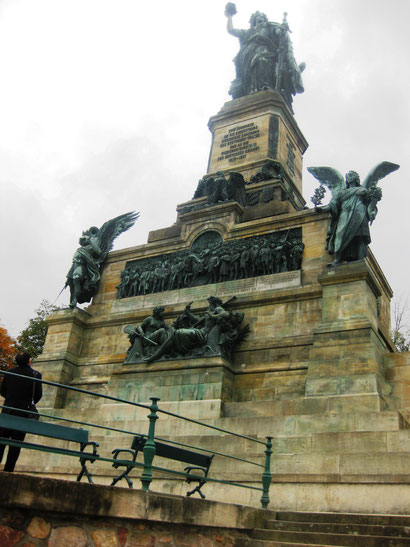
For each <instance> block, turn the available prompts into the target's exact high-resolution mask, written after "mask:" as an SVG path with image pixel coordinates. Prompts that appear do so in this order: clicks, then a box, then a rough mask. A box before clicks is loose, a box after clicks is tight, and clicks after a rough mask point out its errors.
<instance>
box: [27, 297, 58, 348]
mask: <svg viewBox="0 0 410 547" xmlns="http://www.w3.org/2000/svg"><path fill="white" fill-rule="evenodd" d="M58 309H59V308H58V307H56V306H54V305H53V304H51V303H50V302H49V301H48V300H42V301H41V302H40V306H39V307H38V308H37V309H36V310H34V313H35V314H36V315H35V317H33V318H32V319H30V320H29V322H28V325H27V327H26V328H25V329H23V330H22V331H21V332H20V334H19V335H18V337H17V345H18V349H19V350H20V351H27V352H28V353H29V354H30V355H31V356H32V357H33V359H34V358H35V357H38V356H39V355H40V353H42V351H43V346H44V342H45V339H46V334H47V321H46V317H47V316H49V315H50V314H51V313H53V312H54V311H56V310H58Z"/></svg>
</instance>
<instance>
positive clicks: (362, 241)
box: [308, 161, 400, 266]
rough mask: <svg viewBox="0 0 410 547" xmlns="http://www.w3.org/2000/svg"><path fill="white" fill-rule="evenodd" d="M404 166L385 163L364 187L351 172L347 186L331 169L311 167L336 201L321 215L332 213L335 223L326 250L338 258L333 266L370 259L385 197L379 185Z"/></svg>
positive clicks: (373, 171) (377, 168)
mask: <svg viewBox="0 0 410 547" xmlns="http://www.w3.org/2000/svg"><path fill="white" fill-rule="evenodd" d="M399 167H400V166H399V165H397V164H395V163H390V162H388V161H384V162H382V163H379V164H378V165H376V167H374V169H372V170H371V171H370V173H369V174H368V175H367V177H366V179H365V181H364V182H363V184H362V185H361V184H360V178H359V175H358V174H357V173H356V172H355V171H349V172H348V173H347V175H346V184H345V181H344V180H343V176H342V175H341V174H340V173H339V171H337V170H336V169H333V168H331V167H308V171H309V172H310V173H312V175H313V176H314V177H315V178H317V179H318V180H319V182H320V183H321V184H324V185H326V186H327V187H328V188H329V189H330V191H331V192H332V199H331V201H330V203H329V204H328V205H325V206H324V207H315V211H318V212H330V215H331V221H330V226H329V230H328V234H327V238H326V249H327V250H328V251H329V254H331V255H334V260H333V262H331V263H330V264H329V266H335V265H337V264H340V263H341V262H343V261H346V262H352V261H354V260H360V259H362V258H365V257H366V256H367V246H368V245H369V243H370V241H371V239H370V230H369V223H370V224H371V223H372V222H373V220H374V219H375V217H376V214H377V207H376V204H377V202H378V201H380V199H381V197H382V192H381V189H380V188H378V187H377V182H378V181H379V180H380V179H382V178H384V177H386V176H387V175H389V174H390V173H392V172H393V171H396V170H397V169H398V168H399Z"/></svg>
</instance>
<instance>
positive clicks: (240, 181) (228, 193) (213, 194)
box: [194, 171, 246, 207]
mask: <svg viewBox="0 0 410 547" xmlns="http://www.w3.org/2000/svg"><path fill="white" fill-rule="evenodd" d="M204 196H206V198H207V201H206V205H207V206H210V205H217V204H218V203H224V202H225V201H236V202H237V203H239V204H240V205H242V206H243V207H245V205H246V191H245V180H244V178H243V176H242V175H241V174H240V173H237V172H236V171H231V172H230V173H229V175H228V178H226V176H225V174H224V173H223V172H222V171H219V172H218V173H217V174H216V175H214V176H211V177H207V178H204V179H201V180H200V181H199V182H198V187H197V189H196V191H195V194H194V199H197V198H200V197H204Z"/></svg>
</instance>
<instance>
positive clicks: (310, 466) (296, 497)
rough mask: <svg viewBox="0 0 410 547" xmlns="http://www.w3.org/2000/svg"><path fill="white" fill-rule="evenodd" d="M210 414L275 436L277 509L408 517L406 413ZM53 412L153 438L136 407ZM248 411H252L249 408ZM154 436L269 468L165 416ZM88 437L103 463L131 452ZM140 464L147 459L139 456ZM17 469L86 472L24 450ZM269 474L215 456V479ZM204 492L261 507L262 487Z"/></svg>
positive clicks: (118, 438)
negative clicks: (118, 452)
mask: <svg viewBox="0 0 410 547" xmlns="http://www.w3.org/2000/svg"><path fill="white" fill-rule="evenodd" d="M198 403H199V404H198V405H196V410H195V412H196V415H194V416H193V418H194V419H198V414H197V413H198V412H199V411H198V407H200V406H201V404H200V402H198ZM208 407H209V408H208ZM206 408H207V409H208V411H209V414H211V416H210V415H209V414H208V417H203V416H202V417H201V421H203V422H205V423H208V424H212V425H216V426H218V427H221V428H224V429H227V430H229V431H234V432H236V433H239V434H243V435H246V436H249V437H254V438H256V439H259V440H265V436H267V435H272V436H273V455H272V463H271V471H272V486H271V494H270V497H271V505H270V507H271V508H272V509H276V510H281V511H285V510H295V511H309V510H313V511H335V512H336V511H337V512H338V511H341V512H346V511H347V512H367V511H369V512H371V511H373V512H376V513H392V514H403V513H404V514H406V513H408V512H410V488H409V485H410V474H409V469H410V429H409V425H408V422H407V421H406V420H405V419H404V418H403V416H402V415H401V414H400V412H398V411H394V410H385V411H379V412H355V413H345V414H341V413H317V414H305V415H277V416H255V415H254V416H252V415H250V416H244V415H239V416H238V415H236V416H235V415H234V412H233V410H234V407H232V408H231V412H230V414H231V415H230V416H229V417H215V416H212V414H213V410H212V408H211V405H209V404H208V403H206ZM47 413H49V414H50V415H54V416H61V417H64V418H69V419H72V420H78V421H80V422H88V423H93V424H96V425H101V426H109V427H113V428H118V429H122V430H127V431H130V432H135V433H147V432H148V420H147V414H148V411H147V410H146V409H141V408H136V407H131V406H129V405H115V404H107V405H101V406H100V407H98V408H87V409H81V408H70V409H49V410H48V412H47ZM205 413H206V412H204V414H205ZM249 414H252V412H251V409H249ZM60 423H64V422H60ZM68 425H69V424H68ZM87 429H88V427H87ZM156 435H157V436H158V437H161V438H163V439H165V440H167V439H169V440H172V441H175V442H179V443H182V444H188V445H191V446H195V447H198V449H199V450H201V448H202V449H207V450H211V451H212V452H223V453H227V454H230V455H232V456H235V457H239V458H244V459H247V460H251V461H253V462H255V463H258V464H261V465H263V463H264V447H263V445H262V444H256V443H254V442H251V441H250V440H247V439H241V438H238V437H232V436H230V435H227V434H224V433H222V432H218V431H214V430H212V429H208V428H204V427H202V426H200V425H198V424H195V423H191V422H188V421H185V420H180V419H176V418H173V417H169V416H166V415H163V414H161V415H160V417H159V419H158V421H157V423H156ZM90 439H91V440H94V441H97V442H98V443H99V444H100V448H99V454H100V455H101V456H103V457H107V458H110V457H111V453H112V450H114V449H116V448H130V445H131V440H132V436H131V435H127V434H124V433H120V432H116V431H107V430H104V429H99V428H90ZM27 440H28V441H32V442H38V441H39V439H36V438H35V437H32V438H30V436H27ZM41 442H42V444H50V445H57V444H61V445H62V446H64V447H66V448H68V446H67V443H64V442H61V443H58V442H57V441H53V440H51V439H49V440H47V439H42V441H41ZM138 460H139V461H142V458H141V456H139V458H138ZM155 465H158V466H160V467H164V468H169V467H171V468H174V469H175V465H178V464H175V463H173V462H171V461H169V460H163V459H161V458H157V460H156V462H155ZM16 469H17V470H18V471H20V472H23V473H36V474H37V473H38V474H41V475H42V476H47V477H55V478H57V477H58V478H62V479H71V480H75V477H76V475H77V474H78V472H79V469H80V467H79V463H78V461H77V459H75V458H69V457H67V456H58V455H56V454H47V453H44V452H35V451H28V450H27V451H23V453H22V455H21V458H20V459H19V462H18V465H17V468H16ZM179 470H181V469H179ZM90 471H92V473H93V477H94V480H95V482H96V483H99V484H105V485H109V484H110V483H111V481H112V478H113V477H114V476H115V475H117V474H118V473H117V471H116V470H114V469H113V468H112V466H111V465H110V463H109V462H101V461H100V462H98V461H97V462H95V463H94V464H93V465H92V466H90ZM262 471H263V468H258V467H254V466H250V465H249V464H245V463H242V462H239V461H237V460H227V459H226V458H223V457H221V456H218V455H217V456H215V458H214V461H213V463H212V467H211V472H210V477H211V478H218V479H224V480H228V481H240V482H243V483H246V484H250V485H253V486H257V487H260V485H261V473H262ZM139 475H140V470H139V469H135V470H133V472H132V478H133V480H134V487H135V488H140V482H139V480H138V479H137V477H138V476H139ZM120 486H124V487H125V486H126V484H125V482H124V483H119V485H118V487H120ZM152 489H153V490H155V491H160V492H166V493H170V494H177V495H180V494H182V495H184V494H185V492H186V484H185V483H183V482H182V481H181V480H180V479H177V478H175V477H173V476H170V475H169V474H166V475H165V474H164V473H160V472H155V473H154V482H153V483H152ZM205 494H206V495H207V498H208V499H210V500H219V501H228V500H230V499H235V500H237V502H238V503H242V504H244V505H253V506H256V507H259V506H260V495H261V494H260V492H258V491H255V490H249V489H244V488H237V487H230V489H228V488H227V487H223V486H221V485H217V484H215V483H209V484H207V485H206V490H205ZM406 499H407V501H406ZM406 504H407V507H409V510H407V509H406ZM371 505H373V509H371V508H370V506H371Z"/></svg>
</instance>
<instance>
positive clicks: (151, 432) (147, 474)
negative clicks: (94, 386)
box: [0, 371, 272, 509]
mask: <svg viewBox="0 0 410 547" xmlns="http://www.w3.org/2000/svg"><path fill="white" fill-rule="evenodd" d="M0 374H3V375H10V376H19V377H21V375H18V374H15V373H12V372H9V371H0ZM30 379H31V380H34V381H35V382H41V383H42V384H45V385H50V386H54V387H57V388H62V389H66V390H69V391H74V392H78V393H82V394H84V395H86V396H90V397H98V398H102V399H106V400H109V401H114V402H116V403H124V404H127V405H130V406H135V407H139V408H145V409H146V410H148V411H149V414H148V420H149V426H148V434H147V435H146V434H141V433H139V432H136V431H129V430H127V429H120V428H115V427H110V426H105V425H100V424H94V423H91V422H84V421H78V420H73V419H70V418H63V417H60V416H56V415H51V414H46V413H40V416H41V417H42V418H48V419H51V420H57V421H63V422H67V423H72V424H75V425H77V426H87V427H93V428H97V429H103V430H107V431H114V432H116V433H123V434H126V435H133V436H135V435H141V436H143V437H145V439H146V441H145V444H144V447H143V459H144V462H143V463H140V462H137V461H135V462H131V461H129V460H122V459H113V458H106V457H102V456H98V458H96V459H97V460H98V461H101V462H110V463H117V464H118V463H119V464H122V465H132V467H137V468H142V475H141V483H142V488H143V489H144V490H145V491H148V490H149V488H150V484H151V482H152V480H153V478H152V471H153V470H154V471H160V472H164V473H169V474H172V475H177V476H180V477H184V478H194V479H201V480H205V481H206V482H215V483H220V484H226V485H232V486H237V487H240V488H247V489H251V490H257V491H260V492H262V496H261V500H260V501H261V504H262V507H263V508H264V509H266V508H267V507H268V505H269V501H270V499H269V488H270V484H271V479H272V477H271V472H270V462H271V455H272V437H266V441H262V440H260V439H255V438H254V437H249V436H247V435H242V434H240V433H235V432H234V431H229V430H227V429H224V428H221V427H218V426H216V425H211V424H207V423H204V422H201V421H199V420H195V419H192V418H188V417H186V416H182V415H180V414H176V413H174V412H170V411H167V410H163V409H161V408H159V405H158V402H159V401H160V399H159V397H150V400H151V405H146V404H143V403H136V402H134V401H128V400H126V399H121V398H118V397H113V396H112V395H105V394H102V393H96V392H93V391H89V390H85V389H81V388H78V387H74V386H67V385H63V384H59V383H57V382H50V381H48V380H42V379H38V378H30ZM0 408H3V409H7V410H16V409H13V408H12V407H6V406H5V405H0ZM158 414H165V415H168V416H171V417H173V418H177V419H181V420H185V421H187V422H190V423H193V424H196V425H199V426H201V427H205V428H208V429H212V430H214V431H218V432H219V433H224V434H228V435H231V436H233V437H238V438H241V439H245V440H248V441H250V442H253V443H256V444H258V445H262V446H263V447H264V454H265V463H264V465H262V464H260V463H257V462H253V461H251V460H246V459H244V458H240V457H238V456H234V455H231V454H224V453H223V452H216V451H214V450H210V449H207V448H203V447H197V446H192V445H189V444H184V443H180V442H176V441H173V440H172V439H169V438H167V439H164V438H162V437H160V436H156V435H155V427H156V422H157V420H158V419H159V415H158ZM155 440H157V441H165V442H166V443H169V444H174V445H177V446H182V447H184V448H188V449H195V450H200V451H201V452H207V453H209V454H214V455H215V456H220V457H223V458H228V459H232V460H236V461H239V462H243V463H246V464H249V465H252V466H256V467H259V468H260V469H263V472H262V476H261V486H260V487H258V486H252V485H249V484H244V483H242V482H239V481H228V480H224V479H216V478H211V477H208V476H207V477H205V478H204V477H202V476H198V475H194V474H192V473H190V474H188V473H186V472H183V471H176V470H173V469H168V468H163V467H159V466H156V465H153V462H154V458H155V454H156V448H155ZM0 444H7V445H11V446H17V447H23V448H24V447H26V448H27V446H28V445H29V444H30V443H21V442H19V441H14V440H10V439H2V438H0ZM29 448H32V449H34V450H42V451H45V452H51V453H55V454H62V455H70V456H76V457H78V452H75V451H71V452H70V450H67V449H59V448H57V447H50V446H42V445H32V446H29Z"/></svg>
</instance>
